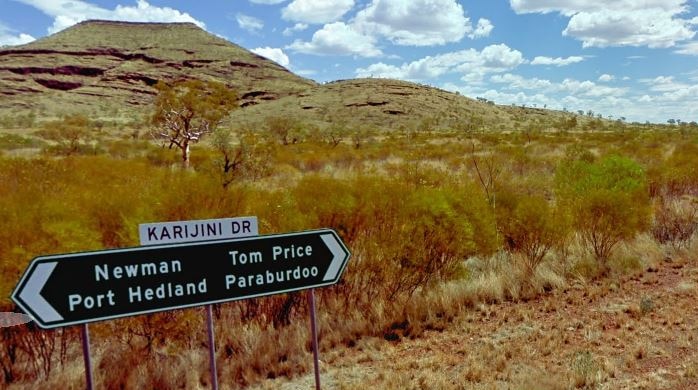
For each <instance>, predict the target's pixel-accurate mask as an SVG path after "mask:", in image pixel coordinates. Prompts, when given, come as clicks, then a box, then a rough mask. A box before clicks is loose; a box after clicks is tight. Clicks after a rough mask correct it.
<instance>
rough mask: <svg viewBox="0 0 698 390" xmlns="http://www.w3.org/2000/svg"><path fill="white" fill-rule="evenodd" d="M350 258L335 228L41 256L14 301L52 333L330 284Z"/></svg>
mask: <svg viewBox="0 0 698 390" xmlns="http://www.w3.org/2000/svg"><path fill="white" fill-rule="evenodd" d="M349 257H350V253H349V250H348V249H347V248H346V246H344V243H342V241H341V239H340V238H339V237H338V236H337V234H336V233H335V232H334V231H333V230H330V229H323V230H313V231H306V232H298V233H287V234H278V235H269V236H257V237H250V238H243V239H236V240H219V241H207V242H195V243H186V244H170V245H157V246H145V247H135V248H125V249H117V250H105V251H95V252H84V253H73V254H64V255H53V256H40V257H37V258H35V259H34V260H33V261H32V262H31V264H30V265H29V267H28V268H27V270H26V271H25V273H24V275H23V276H22V279H21V280H20V281H19V283H18V285H17V287H16V288H15V291H14V292H13V293H12V299H13V300H14V302H15V303H17V305H19V306H20V307H21V308H22V309H23V310H24V311H26V312H27V313H28V314H30V315H31V316H32V317H33V318H34V319H35V320H36V322H37V323H38V324H39V326H41V327H42V328H45V329H48V328H56V327H61V326H67V325H75V324H83V323H87V322H93V321H100V320H107V319H113V318H119V317H126V316H131V315H137V314H144V313H153V312H157V311H163V310H172V309H181V308H186V307H193V306H200V305H204V304H211V303H220V302H226V301H233V300H239V299H245V298H252V297H259V296H264V295H271V294H277V293H285V292H290V291H297V290H303V289H308V288H316V287H322V286H329V285H332V284H335V283H337V282H338V281H339V277H340V276H341V274H342V272H343V271H344V268H345V267H346V264H347V261H348V259H349Z"/></svg>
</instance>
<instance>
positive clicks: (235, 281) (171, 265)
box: [68, 245, 319, 312]
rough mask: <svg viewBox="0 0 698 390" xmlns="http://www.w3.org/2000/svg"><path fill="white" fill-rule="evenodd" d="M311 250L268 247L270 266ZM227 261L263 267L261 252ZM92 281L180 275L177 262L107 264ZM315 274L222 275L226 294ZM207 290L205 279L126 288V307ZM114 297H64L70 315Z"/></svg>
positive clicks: (287, 270) (313, 270) (311, 270)
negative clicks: (131, 304) (270, 255)
mask: <svg viewBox="0 0 698 390" xmlns="http://www.w3.org/2000/svg"><path fill="white" fill-rule="evenodd" d="M312 253H313V248H312V246H311V245H305V246H295V245H290V246H287V247H284V246H274V247H272V259H271V260H272V262H278V261H284V260H294V259H301V258H303V257H307V256H311V255H312ZM229 255H230V261H231V262H232V265H233V267H235V268H236V269H243V268H244V267H245V266H246V265H250V264H258V263H263V262H264V259H263V256H262V253H261V252H257V251H252V252H239V251H230V252H229ZM94 271H95V274H94V275H95V281H97V282H104V281H110V280H113V279H124V278H129V279H131V278H133V279H137V278H149V277H156V276H158V275H165V274H170V273H181V272H183V271H182V262H181V261H180V260H168V261H160V262H146V263H139V264H128V265H118V266H110V265H109V264H98V265H95V267H94ZM318 274H319V270H318V268H317V267H316V266H309V267H301V266H296V267H293V265H292V264H291V266H290V267H288V266H287V267H284V269H283V270H274V271H270V270H266V271H264V272H261V273H251V274H227V275H223V278H224V283H225V288H226V290H232V289H240V290H244V289H246V288H250V287H261V286H265V285H272V284H276V283H284V282H293V281H300V280H304V279H308V278H315V277H317V276H318ZM207 287H208V281H207V278H203V279H201V280H197V281H194V282H186V283H172V282H162V283H160V284H159V285H157V286H156V287H148V288H144V287H142V286H138V285H133V286H129V287H128V294H127V295H128V296H127V297H126V298H127V299H128V302H129V303H139V302H143V301H152V300H165V299H169V298H176V297H182V296H191V295H199V294H206V292H207ZM117 300H118V297H116V294H115V293H114V291H113V290H108V291H107V292H105V293H103V294H96V295H87V296H86V295H82V294H70V295H69V296H68V309H69V310H70V311H71V312H72V311H75V310H85V309H87V310H90V309H97V308H101V307H106V306H115V305H116V304H117V303H116V302H117Z"/></svg>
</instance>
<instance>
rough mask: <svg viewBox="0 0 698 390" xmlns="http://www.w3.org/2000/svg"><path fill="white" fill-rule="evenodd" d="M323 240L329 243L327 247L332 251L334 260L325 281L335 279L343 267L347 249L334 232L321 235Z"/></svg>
mask: <svg viewBox="0 0 698 390" xmlns="http://www.w3.org/2000/svg"><path fill="white" fill-rule="evenodd" d="M320 238H321V239H322V241H323V242H324V243H325V245H327V248H328V249H329V250H330V252H332V262H330V266H329V267H328V268H327V272H326V273H325V276H324V277H323V278H322V280H323V281H325V282H326V281H328V280H334V279H335V278H336V277H337V274H338V273H339V271H340V270H341V269H342V263H344V260H346V257H347V251H346V250H344V248H342V246H341V245H340V244H339V241H338V240H337V238H336V237H335V236H334V235H333V234H323V235H321V236H320Z"/></svg>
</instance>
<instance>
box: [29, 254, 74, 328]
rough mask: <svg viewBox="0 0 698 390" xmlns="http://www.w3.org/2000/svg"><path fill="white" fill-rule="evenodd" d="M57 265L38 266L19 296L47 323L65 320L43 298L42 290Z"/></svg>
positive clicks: (42, 264) (55, 263)
mask: <svg viewBox="0 0 698 390" xmlns="http://www.w3.org/2000/svg"><path fill="white" fill-rule="evenodd" d="M57 264H58V263H57V262H53V263H40V264H38V265H37V266H36V270H34V272H33V273H32V274H31V277H30V278H29V280H27V284H26V286H25V288H24V290H22V293H21V294H19V297H20V298H22V300H23V301H24V302H26V304H27V306H29V307H31V308H32V309H33V310H34V313H35V314H36V315H37V316H38V317H39V318H40V319H41V320H43V321H45V322H52V321H60V320H62V319H63V316H61V315H60V314H58V312H57V311H56V309H54V308H53V306H51V305H50V304H49V303H48V302H47V301H46V299H44V297H42V296H41V289H42V288H44V285H45V284H46V281H47V280H48V278H49V277H50V276H51V273H52V272H53V270H54V269H55V268H56V265H57Z"/></svg>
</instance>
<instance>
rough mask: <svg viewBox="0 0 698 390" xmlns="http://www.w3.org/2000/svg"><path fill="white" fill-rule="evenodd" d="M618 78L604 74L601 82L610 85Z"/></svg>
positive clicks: (600, 79) (600, 78)
mask: <svg viewBox="0 0 698 390" xmlns="http://www.w3.org/2000/svg"><path fill="white" fill-rule="evenodd" d="M615 78H616V76H613V75H610V74H608V73H604V74H602V75H601V76H599V81H601V82H604V83H608V82H609V81H613V80H615Z"/></svg>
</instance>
